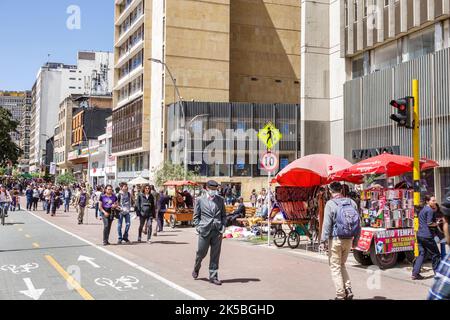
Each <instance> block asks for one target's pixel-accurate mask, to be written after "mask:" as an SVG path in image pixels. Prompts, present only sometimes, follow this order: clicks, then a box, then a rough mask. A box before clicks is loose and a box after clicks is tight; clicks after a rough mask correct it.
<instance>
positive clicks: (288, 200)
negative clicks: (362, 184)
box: [271, 154, 360, 248]
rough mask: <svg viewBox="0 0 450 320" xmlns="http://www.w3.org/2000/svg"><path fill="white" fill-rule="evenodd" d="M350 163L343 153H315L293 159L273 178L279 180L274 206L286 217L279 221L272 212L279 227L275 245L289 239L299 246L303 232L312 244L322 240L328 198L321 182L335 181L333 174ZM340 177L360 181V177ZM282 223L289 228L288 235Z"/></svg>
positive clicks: (292, 244)
mask: <svg viewBox="0 0 450 320" xmlns="http://www.w3.org/2000/svg"><path fill="white" fill-rule="evenodd" d="M351 165H352V164H351V163H350V162H349V161H347V160H345V159H343V158H340V157H336V156H332V155H327V154H315V155H309V156H306V157H303V158H300V159H298V160H296V161H294V162H293V163H291V164H290V165H289V166H287V167H286V168H285V169H284V170H282V171H281V172H280V173H279V174H278V175H277V176H276V178H275V179H274V180H273V181H272V182H273V183H278V184H279V187H277V188H276V189H275V206H277V207H279V209H280V211H281V212H282V214H283V216H284V217H283V218H284V219H283V220H282V221H279V220H278V221H277V219H276V218H275V217H274V216H273V215H271V219H272V220H271V224H272V225H274V226H275V228H276V231H275V234H274V243H275V245H277V246H278V247H282V246H283V245H284V244H285V242H286V240H287V242H288V245H289V247H291V248H297V247H298V246H299V244H300V236H301V235H306V236H307V237H308V238H309V241H310V245H312V247H314V246H315V245H318V244H319V241H320V234H321V232H322V224H323V218H324V211H325V204H326V202H327V200H328V199H329V193H328V191H327V188H326V187H322V186H324V185H327V184H329V183H331V182H332V181H336V180H334V179H330V176H331V175H332V174H334V173H336V172H339V171H341V170H343V169H346V168H348V167H350V166H351ZM339 180H345V181H350V182H359V181H360V178H359V177H356V178H353V179H352V178H347V179H341V178H339ZM283 226H287V227H288V228H289V230H290V231H289V233H288V235H287V236H286V232H285V231H284V230H283Z"/></svg>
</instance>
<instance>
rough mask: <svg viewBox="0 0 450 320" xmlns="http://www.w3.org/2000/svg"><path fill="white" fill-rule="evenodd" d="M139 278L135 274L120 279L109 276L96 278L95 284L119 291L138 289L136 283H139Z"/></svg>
mask: <svg viewBox="0 0 450 320" xmlns="http://www.w3.org/2000/svg"><path fill="white" fill-rule="evenodd" d="M138 283H139V280H138V279H137V278H135V277H133V276H122V277H120V278H119V279H116V280H112V279H109V278H98V279H95V284H96V285H98V286H100V287H107V286H109V287H111V288H114V289H116V290H117V291H128V290H138V289H139V288H137V287H135V286H134V285H136V284H138Z"/></svg>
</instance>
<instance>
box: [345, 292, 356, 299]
mask: <svg viewBox="0 0 450 320" xmlns="http://www.w3.org/2000/svg"><path fill="white" fill-rule="evenodd" d="M345 294H346V295H347V297H346V300H353V297H354V295H353V292H352V289H345Z"/></svg>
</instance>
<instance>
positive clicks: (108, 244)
mask: <svg viewBox="0 0 450 320" xmlns="http://www.w3.org/2000/svg"><path fill="white" fill-rule="evenodd" d="M103 245H104V246H105V247H106V246H110V245H111V243H109V242H103Z"/></svg>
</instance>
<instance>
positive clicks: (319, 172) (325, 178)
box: [272, 154, 359, 187]
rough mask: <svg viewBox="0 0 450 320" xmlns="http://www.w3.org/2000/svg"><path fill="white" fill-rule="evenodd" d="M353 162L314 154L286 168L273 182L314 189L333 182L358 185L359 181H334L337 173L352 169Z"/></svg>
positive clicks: (350, 179)
mask: <svg viewBox="0 0 450 320" xmlns="http://www.w3.org/2000/svg"><path fill="white" fill-rule="evenodd" d="M351 166H352V164H351V162H349V161H347V160H345V159H344V158H341V157H337V156H333V155H329V154H313V155H309V156H306V157H303V158H300V159H298V160H296V161H294V162H292V163H291V164H290V165H288V166H287V167H286V168H284V169H283V170H282V171H281V172H280V173H279V174H278V175H277V176H276V177H275V179H274V180H273V181H272V182H277V183H278V184H280V185H282V186H290V187H313V186H320V185H324V184H328V183H330V182H332V181H347V182H355V183H358V182H359V181H358V179H354V178H349V179H340V180H338V179H333V178H330V176H331V175H332V174H334V173H336V172H339V171H341V170H344V169H347V168H349V167H351Z"/></svg>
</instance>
